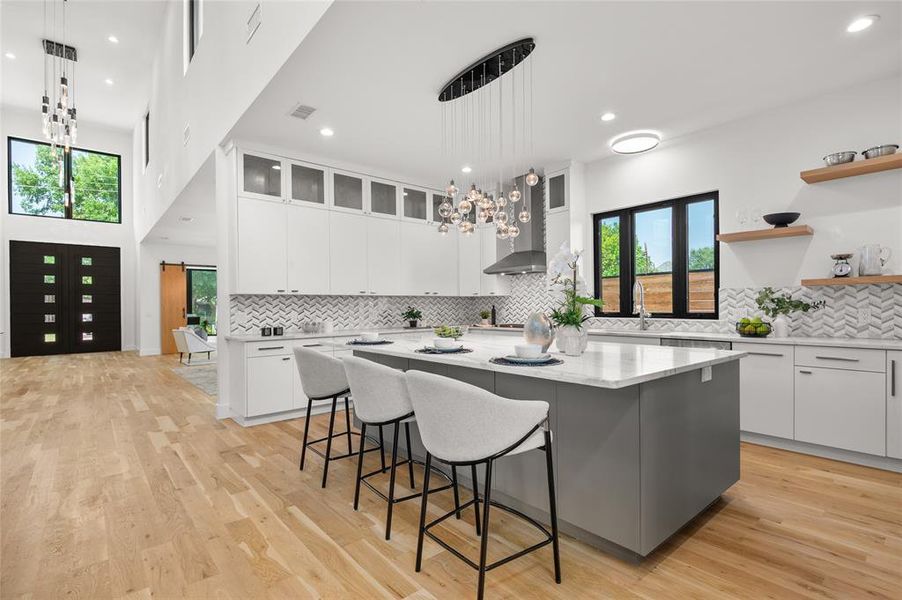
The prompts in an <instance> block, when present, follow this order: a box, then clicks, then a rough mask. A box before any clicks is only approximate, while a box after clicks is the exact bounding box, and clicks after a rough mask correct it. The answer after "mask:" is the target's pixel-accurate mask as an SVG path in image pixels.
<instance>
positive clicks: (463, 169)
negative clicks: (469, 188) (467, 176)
mask: <svg viewBox="0 0 902 600" xmlns="http://www.w3.org/2000/svg"><path fill="white" fill-rule="evenodd" d="M472 170H473V169H471V168H470V167H464V168H462V169H461V170H460V172H461V173H469V172H471V171H472Z"/></svg>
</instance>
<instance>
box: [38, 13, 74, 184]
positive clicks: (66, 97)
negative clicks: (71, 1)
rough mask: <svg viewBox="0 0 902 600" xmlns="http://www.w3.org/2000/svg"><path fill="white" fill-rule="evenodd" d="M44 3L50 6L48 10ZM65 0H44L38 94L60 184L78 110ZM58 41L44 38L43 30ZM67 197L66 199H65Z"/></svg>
mask: <svg viewBox="0 0 902 600" xmlns="http://www.w3.org/2000/svg"><path fill="white" fill-rule="evenodd" d="M48 4H49V5H50V9H49V10H48ZM67 4H68V2H67V0H44V40H43V42H42V44H43V47H44V95H43V97H42V98H41V130H42V131H43V133H44V138H45V139H47V140H48V141H49V142H50V148H51V152H52V153H53V155H54V157H55V158H56V160H57V163H58V165H59V171H60V186H61V187H62V186H63V182H64V178H65V173H64V166H63V165H64V163H65V160H64V154H65V153H68V152H69V149H70V147H71V146H72V144H74V143H75V140H76V138H77V137H78V114H77V111H76V108H75V63H76V62H77V61H78V52H77V51H76V50H75V48H73V47H72V46H69V45H67V42H68V39H69V30H68V22H67V19H66V8H67ZM48 29H49V31H50V32H51V34H52V35H53V36H54V37H55V38H57V39H59V36H60V35H61V36H62V40H63V41H62V42H56V41H52V40H50V39H48V38H47V32H48ZM67 201H68V200H67Z"/></svg>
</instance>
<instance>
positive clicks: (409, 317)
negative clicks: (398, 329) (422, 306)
mask: <svg viewBox="0 0 902 600" xmlns="http://www.w3.org/2000/svg"><path fill="white" fill-rule="evenodd" d="M401 318H403V319H405V320H406V321H407V322H408V323H409V324H410V328H411V329H416V327H417V321H419V320H420V319H422V318H423V313H422V312H420V311H419V310H417V309H416V308H414V307H412V306H408V307H407V310H405V311H404V312H403V313H401Z"/></svg>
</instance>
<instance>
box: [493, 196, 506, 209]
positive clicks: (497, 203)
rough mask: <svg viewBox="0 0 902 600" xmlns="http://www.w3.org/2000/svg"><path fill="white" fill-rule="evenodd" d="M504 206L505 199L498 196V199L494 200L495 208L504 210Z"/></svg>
mask: <svg viewBox="0 0 902 600" xmlns="http://www.w3.org/2000/svg"><path fill="white" fill-rule="evenodd" d="M506 205H507V198H505V197H504V196H503V195H501V196H498V199H497V200H495V206H497V207H498V208H504V207H505V206H506Z"/></svg>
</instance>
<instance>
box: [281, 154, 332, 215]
mask: <svg viewBox="0 0 902 600" xmlns="http://www.w3.org/2000/svg"><path fill="white" fill-rule="evenodd" d="M290 182H291V194H290V196H289V198H290V199H291V201H292V202H303V203H309V204H319V205H320V206H325V205H326V170H325V169H323V168H322V167H318V166H316V165H310V164H301V163H291V174H290Z"/></svg>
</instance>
